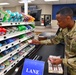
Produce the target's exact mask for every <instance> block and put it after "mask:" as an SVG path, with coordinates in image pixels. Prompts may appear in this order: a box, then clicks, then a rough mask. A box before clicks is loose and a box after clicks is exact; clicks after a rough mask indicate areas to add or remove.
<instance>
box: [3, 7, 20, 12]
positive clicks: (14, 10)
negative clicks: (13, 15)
mask: <svg viewBox="0 0 76 75" xmlns="http://www.w3.org/2000/svg"><path fill="white" fill-rule="evenodd" d="M3 10H5V11H6V10H11V11H12V12H21V6H16V7H4V8H3Z"/></svg>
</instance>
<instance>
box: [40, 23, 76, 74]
mask: <svg viewBox="0 0 76 75" xmlns="http://www.w3.org/2000/svg"><path fill="white" fill-rule="evenodd" d="M61 41H64V42H65V54H66V58H65V59H63V63H64V64H65V65H67V66H68V67H69V68H70V69H71V71H70V72H71V73H72V75H76V24H75V25H74V27H73V28H72V29H71V30H68V29H67V28H65V29H61V30H60V32H59V34H58V35H57V36H55V38H53V39H48V40H44V41H40V42H41V44H58V43H60V42H61ZM73 73H74V74H73Z"/></svg>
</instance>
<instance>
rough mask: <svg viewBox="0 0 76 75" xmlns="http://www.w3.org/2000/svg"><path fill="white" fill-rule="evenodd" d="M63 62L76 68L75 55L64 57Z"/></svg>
mask: <svg viewBox="0 0 76 75" xmlns="http://www.w3.org/2000/svg"><path fill="white" fill-rule="evenodd" d="M62 62H63V64H64V65H65V66H67V67H69V68H72V69H74V70H76V58H75V57H74V58H69V59H67V58H64V59H63V60H62Z"/></svg>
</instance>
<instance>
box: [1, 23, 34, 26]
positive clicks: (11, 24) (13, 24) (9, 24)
mask: <svg viewBox="0 0 76 75" xmlns="http://www.w3.org/2000/svg"><path fill="white" fill-rule="evenodd" d="M28 24H35V23H34V22H0V26H17V25H28Z"/></svg>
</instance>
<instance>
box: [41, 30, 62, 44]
mask: <svg viewBox="0 0 76 75" xmlns="http://www.w3.org/2000/svg"><path fill="white" fill-rule="evenodd" d="M61 41H63V34H62V31H60V32H59V34H58V35H56V36H55V37H54V38H52V39H47V40H43V41H40V43H41V44H46V45H53V44H58V43H60V42H61Z"/></svg>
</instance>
